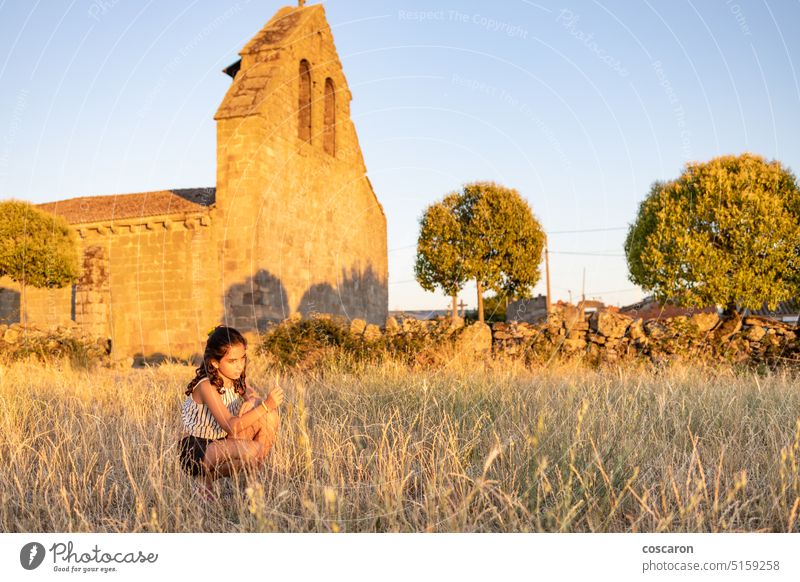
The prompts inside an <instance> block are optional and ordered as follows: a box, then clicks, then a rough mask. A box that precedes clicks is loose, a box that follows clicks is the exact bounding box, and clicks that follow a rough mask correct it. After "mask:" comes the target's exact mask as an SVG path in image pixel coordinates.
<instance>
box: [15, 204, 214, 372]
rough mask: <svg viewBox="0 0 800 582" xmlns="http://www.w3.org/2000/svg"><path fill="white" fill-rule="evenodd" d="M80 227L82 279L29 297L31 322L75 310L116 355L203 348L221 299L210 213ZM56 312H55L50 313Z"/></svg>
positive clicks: (155, 355) (50, 322)
mask: <svg viewBox="0 0 800 582" xmlns="http://www.w3.org/2000/svg"><path fill="white" fill-rule="evenodd" d="M78 230H79V233H80V243H81V253H82V256H83V259H84V266H85V267H86V270H85V271H84V276H83V277H82V278H81V280H80V281H79V283H78V285H76V286H75V288H74V289H57V290H37V292H36V293H35V294H34V293H31V294H29V306H30V308H29V317H30V322H31V323H33V324H38V325H40V326H54V325H66V324H68V323H69V321H70V319H72V318H71V317H70V315H71V314H72V315H73V316H74V320H75V321H76V322H77V323H79V324H80V325H81V328H82V329H83V330H84V331H85V332H86V333H88V334H90V335H92V336H96V337H108V338H110V339H111V345H112V349H113V355H114V357H115V358H122V357H131V356H132V357H134V358H135V359H136V360H139V361H141V360H142V359H144V358H145V357H147V358H148V359H155V360H157V359H160V358H161V357H163V356H169V357H176V358H189V357H192V356H193V355H196V354H198V353H200V352H201V351H202V348H203V345H204V341H205V336H206V331H207V330H208V328H210V327H212V326H213V325H215V324H217V323H218V319H216V317H215V315H213V314H215V313H218V312H219V310H220V309H221V303H222V301H221V297H215V296H214V295H213V291H214V290H215V289H216V286H215V282H216V281H217V280H218V276H217V274H216V273H217V266H216V265H217V250H216V239H215V234H214V230H213V229H212V228H211V220H210V218H209V217H208V216H197V217H189V218H187V219H186V220H175V219H174V218H169V217H148V218H147V219H142V220H141V221H134V222H133V223H131V224H119V223H117V224H114V225H113V228H110V227H109V226H102V225H101V226H98V227H93V228H90V227H85V226H82V227H79V228H78ZM72 297H74V304H72V305H71V303H72ZM54 305H55V306H56V308H55V309H52V306H54ZM48 306H50V307H48ZM51 311H54V312H56V313H57V314H58V317H57V318H53V317H49V316H47V314H48V313H50V312H51ZM105 314H108V319H107V320H105V321H104V317H105Z"/></svg>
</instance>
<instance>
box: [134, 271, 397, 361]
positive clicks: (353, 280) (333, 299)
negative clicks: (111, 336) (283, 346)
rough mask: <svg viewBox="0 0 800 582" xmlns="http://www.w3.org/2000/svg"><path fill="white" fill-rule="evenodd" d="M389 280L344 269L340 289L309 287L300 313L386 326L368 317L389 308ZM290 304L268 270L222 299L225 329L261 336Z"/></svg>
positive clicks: (159, 357)
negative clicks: (381, 306) (381, 309)
mask: <svg viewBox="0 0 800 582" xmlns="http://www.w3.org/2000/svg"><path fill="white" fill-rule="evenodd" d="M387 300H388V281H385V280H383V279H382V278H380V277H378V276H377V275H376V273H375V271H374V270H373V269H372V267H371V266H368V267H367V268H366V269H365V270H364V271H363V272H361V273H359V271H358V269H356V268H350V269H346V268H345V269H342V270H341V274H340V277H339V285H338V287H333V286H332V285H330V284H329V283H319V284H316V285H312V286H311V287H309V288H308V289H307V290H306V291H305V293H303V296H302V298H301V300H300V304H299V306H298V311H299V313H300V314H301V315H302V317H303V318H304V319H308V318H311V317H313V316H314V315H315V314H319V313H329V314H331V315H334V316H340V317H343V318H345V319H346V320H348V321H349V320H352V319H356V318H358V319H367V321H368V322H369V323H376V324H378V325H383V324H384V323H385V322H384V321H383V320H381V321H378V320H375V321H372V320H371V319H370V318H368V317H366V314H367V313H368V311H369V308H370V305H372V306H373V310H374V306H375V305H386V304H387ZM289 313H290V309H289V301H288V298H287V294H286V289H285V288H284V286H283V283H282V282H281V280H280V278H278V277H277V276H275V275H273V274H272V273H270V272H269V271H267V270H265V269H261V270H259V271H258V272H257V273H256V274H255V275H254V276H252V277H247V278H246V279H245V280H243V281H242V282H240V283H234V284H233V285H231V286H230V287H228V289H227V291H226V292H225V296H224V301H223V316H222V321H220V322H219V323H220V324H221V325H228V326H231V327H234V328H236V329H238V330H239V331H242V332H252V331H256V332H259V333H261V332H263V331H265V330H266V329H267V328H268V327H269V325H270V324H275V323H280V322H281V321H284V320H286V319H287V318H288V317H289ZM199 347H200V348H201V351H200V353H197V354H193V355H192V356H191V357H190V358H188V359H181V358H175V357H172V356H170V355H168V354H165V353H153V354H148V355H144V354H141V353H138V354H136V355H135V356H134V367H140V366H143V365H154V364H160V363H164V362H182V363H190V364H192V365H195V366H197V365H199V364H200V362H201V360H202V346H199Z"/></svg>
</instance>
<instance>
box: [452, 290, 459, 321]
mask: <svg viewBox="0 0 800 582" xmlns="http://www.w3.org/2000/svg"><path fill="white" fill-rule="evenodd" d="M457 295H458V294H457V293H454V294H453V323H455V321H456V317H458V306H457V305H456V301H457V300H458V297H457Z"/></svg>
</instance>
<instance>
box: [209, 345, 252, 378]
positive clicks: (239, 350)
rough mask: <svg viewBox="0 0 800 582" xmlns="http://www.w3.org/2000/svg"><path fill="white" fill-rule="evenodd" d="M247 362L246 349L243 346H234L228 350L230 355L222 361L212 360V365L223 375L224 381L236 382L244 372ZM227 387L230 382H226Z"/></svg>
mask: <svg viewBox="0 0 800 582" xmlns="http://www.w3.org/2000/svg"><path fill="white" fill-rule="evenodd" d="M246 362H247V354H246V350H245V347H244V346H243V345H241V344H236V345H232V346H231V347H230V348H228V353H227V354H225V355H224V356H223V357H222V359H221V360H219V361H217V360H211V365H212V366H214V367H215V368H216V369H217V370H219V373H220V374H222V377H223V381H225V380H226V379H227V380H230V381H233V380H236V379H237V378H239V376H241V375H242V372H244V367H245V364H246ZM225 384H226V385H227V384H228V382H227V381H226V382H225Z"/></svg>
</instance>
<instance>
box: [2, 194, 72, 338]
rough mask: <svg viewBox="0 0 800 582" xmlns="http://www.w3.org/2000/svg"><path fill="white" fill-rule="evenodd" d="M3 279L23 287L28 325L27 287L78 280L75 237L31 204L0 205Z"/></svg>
mask: <svg viewBox="0 0 800 582" xmlns="http://www.w3.org/2000/svg"><path fill="white" fill-rule="evenodd" d="M0 276H8V277H9V278H11V279H12V280H13V281H16V282H18V283H19V284H20V321H21V322H22V323H24V322H25V307H26V301H25V287H26V286H27V285H32V286H34V287H37V288H40V289H41V288H55V287H66V286H67V285H70V284H72V283H74V282H76V281H77V280H78V277H79V276H80V263H79V257H78V242H77V238H76V236H75V233H74V232H73V231H72V229H71V228H70V227H69V225H68V224H67V221H66V220H64V219H63V218H61V217H58V216H53V215H52V214H49V213H47V212H44V211H43V210H39V209H38V208H36V207H35V206H33V205H32V204H30V203H28V202H22V201H18V200H10V201H4V202H0Z"/></svg>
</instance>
